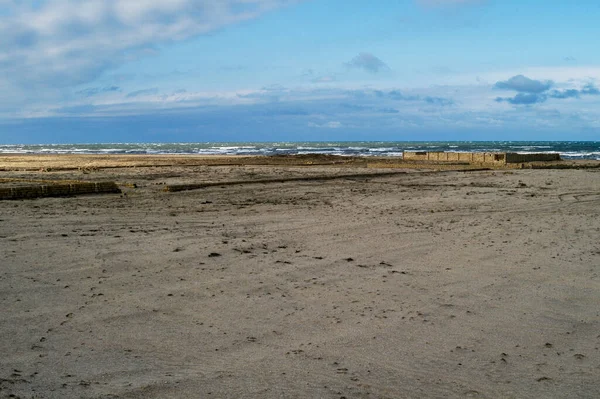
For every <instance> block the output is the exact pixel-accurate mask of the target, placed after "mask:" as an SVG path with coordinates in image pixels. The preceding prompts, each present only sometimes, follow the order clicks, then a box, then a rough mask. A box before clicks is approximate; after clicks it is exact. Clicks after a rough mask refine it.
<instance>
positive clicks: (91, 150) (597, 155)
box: [0, 141, 600, 160]
mask: <svg viewBox="0 0 600 399" xmlns="http://www.w3.org/2000/svg"><path fill="white" fill-rule="evenodd" d="M405 150H406V151H456V152H484V151H485V152H496V151H498V152H517V153H558V154H560V156H561V158H563V159H593V160H600V141H430V142H425V141H356V142H349V141H339V142H247V143H246V142H238V143H217V142H210V143H209V142H205V143H97V144H28V145H25V144H23V145H18V144H17V145H0V154H2V153H4V154H6V153H18V154H198V155H294V154H330V155H345V156H398V157H401V156H402V152H403V151H405Z"/></svg>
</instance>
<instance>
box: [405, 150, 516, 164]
mask: <svg viewBox="0 0 600 399" xmlns="http://www.w3.org/2000/svg"><path fill="white" fill-rule="evenodd" d="M404 159H405V160H407V161H430V162H466V163H497V164H504V163H506V154H504V153H499V152H426V151H404Z"/></svg>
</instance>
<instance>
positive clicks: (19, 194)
mask: <svg viewBox="0 0 600 399" xmlns="http://www.w3.org/2000/svg"><path fill="white" fill-rule="evenodd" d="M120 192H121V189H120V188H119V187H118V186H117V184H116V183H115V182H99V183H88V182H77V183H56V184H30V185H24V186H16V187H0V200H6V199H25V198H38V197H65V196H71V195H80V194H104V193H120Z"/></svg>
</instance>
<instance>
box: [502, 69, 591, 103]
mask: <svg viewBox="0 0 600 399" xmlns="http://www.w3.org/2000/svg"><path fill="white" fill-rule="evenodd" d="M553 86H554V82H553V81H551V80H546V81H541V80H535V79H530V78H528V77H526V76H523V75H516V76H513V77H512V78H510V79H508V80H506V81H499V82H496V84H495V85H494V88H495V89H500V90H513V91H516V92H517V94H516V95H515V96H513V97H497V98H496V102H507V103H509V104H513V105H533V104H540V103H544V102H546V101H547V100H548V99H550V98H554V99H559V100H564V99H567V98H580V97H581V96H584V95H585V96H597V95H600V90H599V89H598V88H597V87H596V86H594V85H593V84H592V83H588V84H586V85H584V86H583V87H582V88H581V89H567V90H556V89H554V90H550V89H551V88H552V87H553Z"/></svg>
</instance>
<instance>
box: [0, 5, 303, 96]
mask: <svg viewBox="0 0 600 399" xmlns="http://www.w3.org/2000/svg"><path fill="white" fill-rule="evenodd" d="M297 1H300V0H220V1H214V0H169V1H165V0H145V1H132V0H86V1H79V0H46V1H42V2H33V1H31V2H22V1H19V0H3V1H1V2H0V37H2V40H0V76H10V78H11V80H12V81H13V82H15V83H16V84H17V85H21V86H29V87H66V86H70V85H77V84H81V83H85V82H89V81H91V80H93V79H94V78H96V77H97V76H99V75H100V74H101V73H102V72H103V71H105V70H106V69H107V68H110V67H112V66H116V65H119V64H121V63H123V62H126V61H128V60H130V59H132V58H136V57H138V56H140V55H141V54H143V53H144V52H146V51H148V50H149V49H152V47H153V46H156V45H160V44H162V43H168V42H172V41H178V40H184V39H187V38H190V37H193V36H197V35H201V34H205V33H209V32H211V31H214V30H216V29H219V28H222V27H224V26H227V25H231V24H234V23H237V22H240V21H244V20H248V19H252V18H256V17H258V16H259V15H261V14H263V13H265V12H268V11H270V10H273V9H275V8H278V7H282V6H286V5H289V4H292V3H295V2H297Z"/></svg>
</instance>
